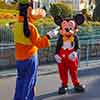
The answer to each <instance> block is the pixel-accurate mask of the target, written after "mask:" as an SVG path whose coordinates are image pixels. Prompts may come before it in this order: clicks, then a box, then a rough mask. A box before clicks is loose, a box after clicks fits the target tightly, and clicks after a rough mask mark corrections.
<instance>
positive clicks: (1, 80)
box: [0, 62, 100, 100]
mask: <svg viewBox="0 0 100 100" xmlns="http://www.w3.org/2000/svg"><path fill="white" fill-rule="evenodd" d="M15 75H16V70H15V69H13V70H7V71H2V72H0V100H12V97H13V93H14V89H15V78H16V76H15ZM38 75H39V77H38V81H37V88H36V100H100V63H99V62H98V63H90V64H89V65H88V66H86V64H84V63H81V66H80V68H79V79H80V81H81V82H82V84H85V85H86V91H85V92H84V93H80V94H77V93H73V92H72V91H68V92H67V93H66V94H65V95H58V94H57V91H58V87H59V86H60V80H59V75H58V73H57V66H56V64H51V65H42V66H39V72H38ZM69 86H70V87H72V83H71V81H70V79H69Z"/></svg>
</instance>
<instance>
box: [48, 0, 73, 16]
mask: <svg viewBox="0 0 100 100" xmlns="http://www.w3.org/2000/svg"><path fill="white" fill-rule="evenodd" d="M49 11H50V14H51V15H52V16H61V17H63V18H66V17H70V18H71V16H72V14H73V10H72V7H71V5H68V4H65V3H62V2H59V3H53V4H50V10H49Z"/></svg>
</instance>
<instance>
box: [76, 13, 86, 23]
mask: <svg viewBox="0 0 100 100" xmlns="http://www.w3.org/2000/svg"><path fill="white" fill-rule="evenodd" d="M74 20H75V22H76V23H77V24H78V25H81V24H83V23H84V21H85V17H84V16H83V15H82V14H77V15H75V16H74Z"/></svg>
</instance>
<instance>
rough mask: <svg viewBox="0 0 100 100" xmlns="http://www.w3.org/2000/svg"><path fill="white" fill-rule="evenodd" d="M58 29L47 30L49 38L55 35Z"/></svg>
mask: <svg viewBox="0 0 100 100" xmlns="http://www.w3.org/2000/svg"><path fill="white" fill-rule="evenodd" d="M58 29H59V27H57V28H55V29H53V30H51V31H49V32H47V35H49V37H50V38H53V37H56V36H57V34H58V32H59V31H58Z"/></svg>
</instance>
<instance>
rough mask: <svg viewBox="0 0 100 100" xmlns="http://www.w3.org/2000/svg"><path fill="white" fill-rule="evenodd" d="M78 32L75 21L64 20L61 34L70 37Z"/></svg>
mask: <svg viewBox="0 0 100 100" xmlns="http://www.w3.org/2000/svg"><path fill="white" fill-rule="evenodd" d="M75 32H76V23H75V21H74V20H69V21H67V20H64V21H62V23H61V30H60V34H62V35H66V36H70V35H72V34H74V33H75Z"/></svg>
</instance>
